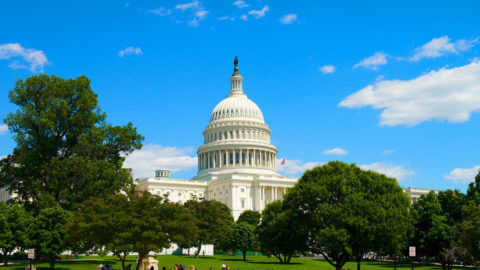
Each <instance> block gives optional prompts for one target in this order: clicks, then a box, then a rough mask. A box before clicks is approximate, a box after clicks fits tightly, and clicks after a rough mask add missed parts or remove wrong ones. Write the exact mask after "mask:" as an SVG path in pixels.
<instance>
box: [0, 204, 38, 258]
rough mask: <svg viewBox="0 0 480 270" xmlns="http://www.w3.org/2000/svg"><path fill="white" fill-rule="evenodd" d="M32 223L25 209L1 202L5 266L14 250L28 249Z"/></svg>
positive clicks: (0, 239) (0, 240)
mask: <svg viewBox="0 0 480 270" xmlns="http://www.w3.org/2000/svg"><path fill="white" fill-rule="evenodd" d="M31 223H32V216H31V215H30V214H29V213H27V212H26V211H25V209H24V208H23V207H21V206H20V205H18V204H13V205H7V204H6V203H4V202H0V251H1V253H2V255H3V263H4V264H5V265H7V263H8V256H9V255H10V254H11V253H12V252H13V251H14V250H16V249H17V250H24V249H25V248H27V244H26V242H27V240H28V227H29V226H30V224H31Z"/></svg>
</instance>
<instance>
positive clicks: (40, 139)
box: [0, 74, 143, 213]
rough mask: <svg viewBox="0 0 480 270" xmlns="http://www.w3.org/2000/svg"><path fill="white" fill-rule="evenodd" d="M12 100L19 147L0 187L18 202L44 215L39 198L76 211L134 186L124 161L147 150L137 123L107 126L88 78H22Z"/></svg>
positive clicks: (0, 166)
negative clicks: (91, 200) (90, 200)
mask: <svg viewBox="0 0 480 270" xmlns="http://www.w3.org/2000/svg"><path fill="white" fill-rule="evenodd" d="M9 99H10V102H12V103H13V104H15V105H17V106H18V107H19V108H18V110H17V111H16V112H15V113H9V114H8V115H7V117H6V118H5V119H4V122H5V124H7V125H8V127H9V129H10V131H11V132H12V133H14V134H15V136H14V138H15V141H16V144H17V145H16V147H15V149H14V150H13V153H12V154H10V155H8V156H7V157H6V158H4V159H2V161H1V162H0V170H1V172H0V173H1V174H2V177H1V178H0V187H5V188H8V190H9V191H10V192H14V193H16V194H17V197H16V199H15V200H16V201H18V202H22V203H23V204H25V205H26V206H28V207H29V208H33V209H34V210H35V211H36V212H37V213H38V212H39V210H40V208H39V207H38V201H39V198H40V197H41V196H42V195H45V194H48V195H49V196H52V197H53V199H54V200H55V201H56V202H58V203H59V205H60V206H61V207H62V208H64V209H67V210H74V209H75V208H76V205H77V204H79V203H81V202H82V201H84V200H85V199H87V198H89V197H92V196H93V197H104V196H106V195H107V194H112V193H116V192H119V191H120V190H121V188H123V187H124V186H127V185H129V184H131V176H130V170H129V169H125V168H122V165H123V161H124V159H125V155H127V154H128V153H130V152H132V151H133V150H135V149H139V148H140V147H141V142H142V140H143V137H142V136H141V135H139V134H138V133H137V131H136V128H135V127H133V125H132V124H131V123H128V124H127V125H125V126H112V125H110V124H108V123H107V122H106V121H105V118H106V115H105V113H101V111H100V108H99V107H98V105H97V103H98V101H97V95H96V94H95V93H94V92H93V91H92V89H91V87H90V80H89V79H88V78H87V77H85V76H80V77H78V78H76V79H62V78H59V77H56V76H54V75H52V76H49V75H46V74H40V75H38V76H32V77H29V78H27V79H26V80H22V79H19V80H18V81H17V83H16V85H15V88H14V89H12V90H11V91H10V93H9Z"/></svg>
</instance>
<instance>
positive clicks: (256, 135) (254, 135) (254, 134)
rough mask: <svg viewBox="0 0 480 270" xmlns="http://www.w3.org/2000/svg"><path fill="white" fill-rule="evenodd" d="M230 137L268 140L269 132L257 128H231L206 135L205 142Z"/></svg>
mask: <svg viewBox="0 0 480 270" xmlns="http://www.w3.org/2000/svg"><path fill="white" fill-rule="evenodd" d="M228 139H254V140H262V141H267V142H268V134H267V133H266V132H261V131H256V130H253V131H252V130H236V131H234V130H230V131H220V132H215V133H210V134H207V135H206V136H205V140H204V143H211V142H215V141H221V140H228Z"/></svg>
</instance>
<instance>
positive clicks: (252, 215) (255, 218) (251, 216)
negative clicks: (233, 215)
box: [237, 210, 262, 227]
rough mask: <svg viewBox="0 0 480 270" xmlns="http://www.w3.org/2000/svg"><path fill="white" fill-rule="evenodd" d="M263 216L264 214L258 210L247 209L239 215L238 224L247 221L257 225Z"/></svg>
mask: <svg viewBox="0 0 480 270" xmlns="http://www.w3.org/2000/svg"><path fill="white" fill-rule="evenodd" d="M261 217H262V215H261V214H260V213H259V212H257V211H253V210H246V211H243V213H241V214H240V216H239V217H238V219H237V224H240V223H242V222H247V223H248V224H250V225H252V226H255V227H256V226H258V224H259V223H260V218H261Z"/></svg>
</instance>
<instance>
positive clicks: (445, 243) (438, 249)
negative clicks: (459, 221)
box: [410, 191, 456, 269]
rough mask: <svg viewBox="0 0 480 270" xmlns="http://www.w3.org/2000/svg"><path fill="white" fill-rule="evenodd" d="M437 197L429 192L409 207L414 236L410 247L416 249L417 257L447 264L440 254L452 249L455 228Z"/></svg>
mask: <svg viewBox="0 0 480 270" xmlns="http://www.w3.org/2000/svg"><path fill="white" fill-rule="evenodd" d="M438 198H439V197H438V195H437V194H435V192H433V191H431V192H430V193H429V194H426V195H422V196H421V197H420V199H418V200H417V201H416V202H415V203H414V204H413V205H412V207H411V210H410V213H411V216H412V223H413V224H412V225H413V227H414V228H415V230H414V235H413V237H412V239H410V245H413V246H416V247H417V256H418V257H424V258H435V259H437V260H438V261H440V262H441V263H442V266H443V268H444V269H445V268H446V267H447V262H446V261H445V260H444V258H447V257H446V256H442V252H445V251H446V250H447V249H449V248H450V247H452V245H453V243H454V240H455V238H456V236H455V234H456V226H455V224H453V223H452V222H450V220H449V217H448V215H446V214H445V213H444V212H443V210H442V205H441V203H440V200H439V199H438Z"/></svg>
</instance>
